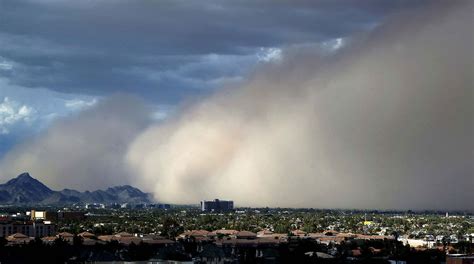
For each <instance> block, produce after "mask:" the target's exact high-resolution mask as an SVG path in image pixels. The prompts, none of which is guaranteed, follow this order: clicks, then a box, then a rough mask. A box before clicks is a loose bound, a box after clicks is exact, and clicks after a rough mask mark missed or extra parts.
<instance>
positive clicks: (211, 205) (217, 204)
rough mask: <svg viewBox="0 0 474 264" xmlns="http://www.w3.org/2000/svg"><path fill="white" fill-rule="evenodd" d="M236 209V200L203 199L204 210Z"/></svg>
mask: <svg viewBox="0 0 474 264" xmlns="http://www.w3.org/2000/svg"><path fill="white" fill-rule="evenodd" d="M231 210H234V201H224V200H219V199H214V200H213V201H201V211H203V212H224V211H231Z"/></svg>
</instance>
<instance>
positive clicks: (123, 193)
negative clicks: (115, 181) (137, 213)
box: [0, 172, 153, 205]
mask: <svg viewBox="0 0 474 264" xmlns="http://www.w3.org/2000/svg"><path fill="white" fill-rule="evenodd" d="M152 200H153V199H152V197H151V195H150V194H149V193H144V192H142V191H140V190H139V189H137V188H135V187H132V186H130V185H123V186H116V187H111V188H108V189H106V190H97V191H92V192H91V191H85V192H79V191H76V190H71V189H64V190H62V191H54V190H51V189H50V188H48V187H47V186H46V185H44V184H43V183H41V182H40V181H38V180H37V179H35V178H33V177H31V176H30V174H29V173H27V172H25V173H22V174H20V175H19V176H17V177H16V178H14V179H11V180H9V181H8V182H6V183H5V184H0V204H9V205H17V204H43V205H54V204H72V203H104V204H110V203H130V204H138V203H151V202H152Z"/></svg>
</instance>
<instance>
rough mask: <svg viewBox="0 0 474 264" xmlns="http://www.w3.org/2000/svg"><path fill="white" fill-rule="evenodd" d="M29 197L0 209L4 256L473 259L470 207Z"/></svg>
mask: <svg viewBox="0 0 474 264" xmlns="http://www.w3.org/2000/svg"><path fill="white" fill-rule="evenodd" d="M17 179H22V181H21V185H18V186H15V190H16V191H17V192H18V193H22V192H26V191H29V192H30V194H31V195H32V196H35V195H36V194H35V193H34V190H44V189H45V188H47V187H46V186H44V185H42V184H41V183H40V182H37V181H36V180H35V179H34V178H33V177H31V176H29V174H28V176H25V174H22V175H20V176H18V177H17ZM14 180H15V179H14ZM25 180H28V181H27V182H25ZM14 182H15V183H17V184H18V182H19V181H18V180H17V181H14ZM40 184H41V185H40ZM10 187H11V186H10ZM22 188H27V189H25V190H23V191H22V190H21V189H22ZM28 203H29V202H28ZM28 203H26V204H23V205H21V204H19V203H17V202H16V203H13V204H5V205H3V206H2V207H0V241H1V242H0V261H1V262H6V263H9V262H24V263H29V262H34V261H36V260H37V259H38V256H36V255H34V254H33V253H34V252H37V251H38V250H40V251H51V254H47V255H44V258H41V259H42V260H41V261H47V262H70V261H73V262H120V261H148V262H156V263H161V262H166V261H177V262H179V263H282V262H293V261H297V262H298V263H472V261H473V257H472V256H471V255H470V254H472V252H473V249H474V213H473V212H472V211H464V212H463V211H458V212H441V211H410V210H407V211H380V210H336V209H295V208H268V207H266V208H249V207H238V203H237V207H234V201H230V200H223V199H213V200H203V201H200V202H196V204H195V205H171V204H156V203H117V202H114V203H107V202H101V201H95V202H94V203H84V202H80V203H70V202H66V203H63V204H61V203H62V202H61V203H57V202H54V203H51V204H45V203H42V204H41V205H39V204H37V205H27V204H28ZM56 250H61V251H62V252H63V253H62V254H59V255H58V254H54V253H53V252H54V251H56ZM25 252H31V253H32V254H25ZM460 261H461V262H460ZM463 261H464V262H463Z"/></svg>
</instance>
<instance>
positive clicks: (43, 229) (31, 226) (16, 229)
mask: <svg viewBox="0 0 474 264" xmlns="http://www.w3.org/2000/svg"><path fill="white" fill-rule="evenodd" d="M16 233H21V234H23V235H26V236H28V237H43V236H51V235H53V234H55V233H56V226H55V225H54V224H53V223H51V221H40V220H37V221H1V222H0V237H8V236H10V235H13V234H16Z"/></svg>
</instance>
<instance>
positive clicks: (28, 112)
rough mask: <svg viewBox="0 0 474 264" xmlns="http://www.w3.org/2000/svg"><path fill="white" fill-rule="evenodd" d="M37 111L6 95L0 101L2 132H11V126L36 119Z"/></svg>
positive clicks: (0, 132)
mask: <svg viewBox="0 0 474 264" xmlns="http://www.w3.org/2000/svg"><path fill="white" fill-rule="evenodd" d="M35 113H36V110H35V109H34V108H32V107H30V106H27V105H22V104H20V103H18V102H16V101H12V100H11V99H10V98H8V97H4V98H3V102H2V103H0V134H9V133H10V128H11V127H13V126H15V125H17V124H18V123H20V122H25V123H29V122H30V121H32V120H33V119H35V116H34V114H35Z"/></svg>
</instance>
